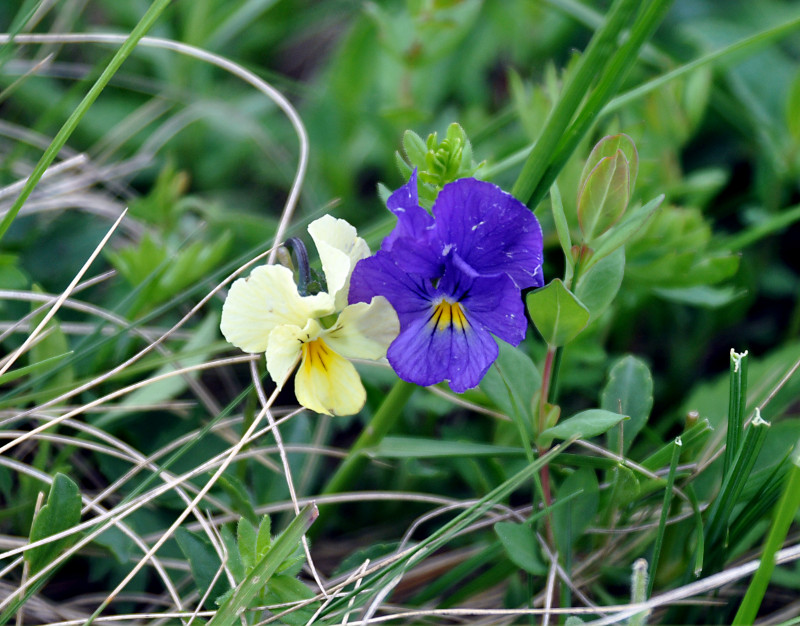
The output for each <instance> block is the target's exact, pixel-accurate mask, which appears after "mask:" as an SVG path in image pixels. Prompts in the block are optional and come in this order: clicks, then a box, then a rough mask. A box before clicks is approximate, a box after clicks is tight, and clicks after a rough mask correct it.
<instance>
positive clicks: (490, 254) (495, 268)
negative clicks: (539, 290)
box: [350, 173, 543, 393]
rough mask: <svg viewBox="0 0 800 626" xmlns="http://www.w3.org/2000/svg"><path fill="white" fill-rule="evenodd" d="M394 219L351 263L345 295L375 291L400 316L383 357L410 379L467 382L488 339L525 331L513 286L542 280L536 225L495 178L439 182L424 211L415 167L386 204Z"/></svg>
mask: <svg viewBox="0 0 800 626" xmlns="http://www.w3.org/2000/svg"><path fill="white" fill-rule="evenodd" d="M387 206H388V207H389V209H390V210H391V211H392V212H393V213H394V214H395V215H396V216H397V226H396V227H395V229H394V230H393V231H392V233H391V234H390V235H389V236H388V237H387V238H386V239H385V240H384V242H383V245H382V247H381V250H379V251H378V252H377V253H376V254H375V255H374V256H372V257H370V258H367V259H364V260H362V261H360V262H359V263H358V264H357V265H356V268H355V270H354V272H353V276H352V278H351V283H350V302H353V303H356V302H367V301H369V300H370V299H371V298H374V297H376V296H384V297H385V298H386V299H387V300H388V301H389V302H390V303H391V304H392V306H393V307H394V308H395V310H396V311H397V314H398V317H399V318H400V334H399V336H398V337H397V339H396V340H395V341H394V342H393V343H392V345H391V346H390V347H389V350H388V353H387V356H388V359H389V363H390V364H391V365H392V367H393V368H394V369H395V371H396V372H397V374H398V376H400V378H402V379H404V380H407V381H409V382H413V383H416V384H418V385H423V386H427V385H432V384H435V383H438V382H442V381H444V380H448V381H450V387H451V388H452V389H453V391H456V392H459V393H460V392H463V391H465V390H467V389H470V388H471V387H475V386H476V385H477V384H478V383H479V382H480V380H481V379H482V378H483V376H484V374H486V372H487V370H488V369H489V367H490V366H491V364H492V363H493V362H494V360H495V359H496V358H497V354H498V347H497V343H496V342H495V339H494V337H498V338H499V339H502V340H504V341H507V342H508V343H510V344H511V345H514V346H516V345H518V344H519V343H520V342H521V341H522V339H524V337H525V331H526V328H527V320H526V318H525V314H524V309H523V304H522V299H521V297H520V294H521V290H522V289H526V288H528V287H541V286H542V284H543V278H542V267H541V266H542V231H541V228H540V226H539V222H538V221H537V219H536V218H535V217H534V215H533V213H531V212H530V211H529V210H528V209H527V208H526V207H525V205H524V204H522V203H521V202H520V201H519V200H517V199H516V198H514V197H513V196H511V195H510V194H507V193H505V192H504V191H502V190H501V189H500V188H499V187H497V186H496V185H493V184H491V183H487V182H484V181H479V180H475V179H473V178H462V179H459V180H456V181H454V182H451V183H449V184H447V185H445V186H444V187H443V188H442V190H441V191H440V192H439V195H438V196H437V198H436V201H435V202H434V205H433V209H432V210H433V215H432V216H431V215H430V214H429V213H428V212H427V211H426V210H425V209H423V208H422V207H420V206H419V203H418V200H417V182H416V173H415V174H414V175H412V177H411V179H410V180H409V182H408V184H406V185H404V186H403V187H401V188H400V189H398V190H397V191H395V192H394V193H393V194H392V196H391V197H390V198H389V201H388V203H387Z"/></svg>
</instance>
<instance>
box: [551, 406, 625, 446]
mask: <svg viewBox="0 0 800 626" xmlns="http://www.w3.org/2000/svg"><path fill="white" fill-rule="evenodd" d="M626 419H628V416H627V415H620V414H619V413H613V412H611V411H605V410H603V409H589V410H587V411H581V412H580V413H578V414H577V415H573V416H572V417H570V418H569V419H565V420H564V421H563V422H561V423H560V424H556V425H555V426H553V427H552V428H548V429H547V430H545V431H543V432H542V434H541V435H539V439H538V443H539V445H542V446H549V445H550V442H552V441H553V439H571V438H572V437H578V438H579V439H588V438H589V437H597V435H602V434H603V433H605V432H607V431H608V429H609V428H612V427H614V426H616V425H617V424H619V423H620V422H621V421H622V420H626Z"/></svg>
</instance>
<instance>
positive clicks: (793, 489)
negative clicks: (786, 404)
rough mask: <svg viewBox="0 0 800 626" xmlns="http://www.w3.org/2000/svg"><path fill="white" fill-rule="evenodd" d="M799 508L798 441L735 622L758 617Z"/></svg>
mask: <svg viewBox="0 0 800 626" xmlns="http://www.w3.org/2000/svg"><path fill="white" fill-rule="evenodd" d="M798 508H800V442H798V444H795V449H794V453H793V455H792V459H791V466H790V469H789V475H788V476H787V477H786V482H785V486H784V488H783V494H782V495H781V499H780V502H779V503H778V506H777V508H776V509H775V516H774V517H773V521H772V525H771V526H770V529H769V534H768V535H767V540H766V541H765V542H764V552H763V553H762V555H761V563H760V564H759V566H758V569H757V570H756V573H755V575H754V576H753V580H752V581H751V582H750V586H749V587H748V588H747V592H746V593H745V596H744V599H743V600H742V603H741V604H740V605H739V610H738V611H737V612H736V617H734V619H733V623H734V625H737V624H741V625H743V626H746V625H747V624H752V623H753V622H754V621H755V618H756V614H757V613H758V609H759V607H760V606H761V602H762V600H763V599H764V594H765V593H766V591H767V586H768V585H769V579H770V577H771V576H772V572H773V570H774V569H775V555H776V554H777V552H778V550H780V547H781V546H782V545H783V542H784V541H785V540H786V535H787V534H788V532H789V527H790V526H791V525H792V522H793V521H794V517H795V514H796V513H797V509H798Z"/></svg>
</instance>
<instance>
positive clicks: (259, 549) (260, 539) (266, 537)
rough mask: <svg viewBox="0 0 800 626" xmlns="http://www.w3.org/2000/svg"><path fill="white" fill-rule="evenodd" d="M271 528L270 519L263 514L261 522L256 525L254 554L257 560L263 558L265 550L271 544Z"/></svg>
mask: <svg viewBox="0 0 800 626" xmlns="http://www.w3.org/2000/svg"><path fill="white" fill-rule="evenodd" d="M271 530H272V521H271V520H270V518H269V515H265V516H264V517H262V518H261V523H260V524H259V525H258V536H257V537H256V555H257V558H258V560H261V559H263V558H264V555H265V554H266V553H267V550H269V547H270V546H271V545H272V535H271V534H270V531H271Z"/></svg>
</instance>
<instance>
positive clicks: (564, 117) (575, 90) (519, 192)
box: [511, 0, 638, 206]
mask: <svg viewBox="0 0 800 626" xmlns="http://www.w3.org/2000/svg"><path fill="white" fill-rule="evenodd" d="M637 5H638V1H637V0H616V2H614V4H613V6H612V7H611V9H610V10H609V13H608V18H607V19H606V23H605V25H603V27H602V28H600V29H599V30H598V31H596V32H595V35H594V37H592V40H591V41H590V42H589V45H588V46H587V48H586V51H585V52H584V53H583V55H582V56H581V58H580V59H579V60H578V65H577V67H576V68H575V71H574V73H572V76H571V77H570V79H569V82H568V83H567V84H566V85H565V86H564V91H563V92H562V95H561V98H560V99H559V100H558V102H557V103H556V105H555V107H554V108H553V110H552V111H551V112H550V115H549V116H548V118H547V121H546V122H545V125H544V129H543V130H542V133H541V134H540V135H539V138H538V139H537V140H536V143H535V144H534V146H533V150H532V151H531V153H530V154H529V155H528V158H527V159H526V161H525V165H523V167H522V171H521V172H520V175H519V177H518V178H517V181H516V183H514V186H513V188H512V189H511V194H512V195H513V196H515V197H517V198H519V199H520V200H521V201H522V202H525V203H526V204H527V203H528V201H529V200H530V199H531V196H532V195H533V193H534V191H535V190H536V188H537V187H538V186H539V185H540V183H541V180H542V176H543V175H544V173H545V170H546V169H547V167H548V165H549V164H550V161H551V157H552V155H553V154H555V151H556V148H557V146H558V144H559V143H560V142H561V138H562V137H563V135H564V133H565V132H566V130H567V128H568V126H569V124H570V122H571V121H572V119H573V117H574V116H575V112H576V111H577V110H578V107H580V105H581V103H582V102H583V100H584V98H585V97H586V93H587V92H588V91H589V88H590V86H591V84H592V83H593V82H594V81H595V79H596V78H597V76H598V75H600V74H602V73H603V70H604V69H605V66H606V64H607V63H608V61H609V59H610V58H611V57H612V55H613V53H614V50H615V48H616V44H617V39H618V37H619V35H620V33H621V32H622V29H623V28H624V27H625V26H626V25H627V23H628V21H629V19H630V17H631V16H632V15H633V12H634V11H635V9H636V6H637ZM534 206H535V205H534Z"/></svg>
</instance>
